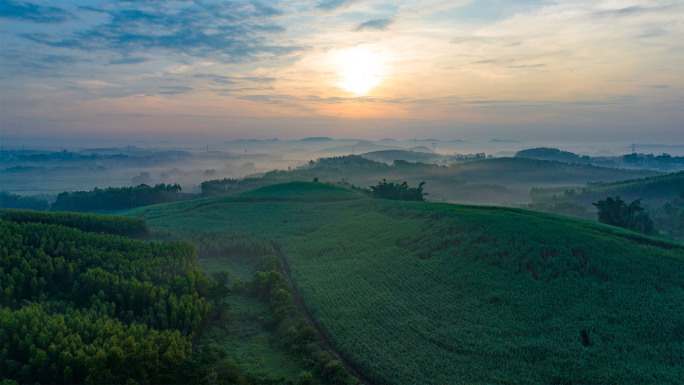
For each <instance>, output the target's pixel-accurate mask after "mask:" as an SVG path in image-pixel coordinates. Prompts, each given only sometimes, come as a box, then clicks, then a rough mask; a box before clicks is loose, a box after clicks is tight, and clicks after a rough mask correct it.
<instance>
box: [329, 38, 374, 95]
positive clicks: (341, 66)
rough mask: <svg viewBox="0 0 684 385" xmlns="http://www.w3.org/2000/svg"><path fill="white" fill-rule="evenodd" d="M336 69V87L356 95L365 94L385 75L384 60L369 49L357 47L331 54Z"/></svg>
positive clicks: (361, 46) (367, 47)
mask: <svg viewBox="0 0 684 385" xmlns="http://www.w3.org/2000/svg"><path fill="white" fill-rule="evenodd" d="M332 56H333V57H332V61H333V63H335V65H336V67H337V75H338V76H339V81H338V82H337V84H336V85H337V86H338V87H340V88H343V89H345V90H347V91H349V92H352V93H354V94H357V95H365V94H367V93H368V92H369V91H370V90H371V89H372V88H373V87H375V86H377V85H378V84H380V83H381V82H382V81H383V80H384V79H385V77H386V75H387V66H386V64H385V62H386V59H387V58H385V57H383V56H382V55H381V54H379V53H377V52H374V51H373V50H372V49H371V47H369V46H363V45H359V46H356V47H351V48H345V49H341V50H338V51H336V52H334V53H333V54H332Z"/></svg>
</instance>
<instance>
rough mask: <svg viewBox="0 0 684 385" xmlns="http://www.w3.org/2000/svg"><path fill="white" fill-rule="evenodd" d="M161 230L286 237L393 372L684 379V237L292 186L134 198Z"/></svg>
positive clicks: (330, 300) (331, 324)
mask: <svg viewBox="0 0 684 385" xmlns="http://www.w3.org/2000/svg"><path fill="white" fill-rule="evenodd" d="M130 214H131V215H141V216H144V217H145V218H146V219H147V220H148V221H149V223H150V226H151V228H152V229H153V232H155V231H156V232H157V233H158V234H165V235H169V234H174V236H178V237H186V238H188V239H189V240H193V239H196V240H197V239H212V240H213V241H212V242H213V243H214V244H215V246H212V247H219V248H220V239H221V235H222V236H223V237H235V236H247V237H259V238H264V239H266V240H268V241H269V242H272V243H273V244H274V245H275V246H276V247H279V248H280V250H281V251H282V253H283V255H284V256H285V258H286V260H287V262H288V264H289V269H290V274H291V276H292V278H293V280H294V282H295V284H296V286H297V289H298V291H299V293H300V294H301V296H302V298H303V300H304V302H305V304H306V306H307V308H308V309H309V311H310V313H311V314H312V316H313V317H314V319H315V320H316V321H317V323H318V325H319V326H320V327H321V329H322V331H323V333H324V334H325V335H326V336H327V338H328V339H329V340H330V341H331V342H332V343H333V344H334V346H335V347H336V348H337V349H338V350H339V351H340V352H341V353H342V354H343V355H344V356H345V357H346V358H347V359H348V360H349V361H350V362H352V363H353V365H354V366H356V367H357V368H358V369H359V370H360V371H361V372H362V373H363V374H364V376H366V377H367V378H369V379H371V380H372V381H373V382H375V383H379V384H385V383H387V384H419V383H420V384H444V383H497V384H528V383H529V384H570V383H573V384H576V383H583V384H603V383H644V384H663V383H665V384H667V383H671V384H674V383H678V382H679V381H681V378H684V366H682V365H681V362H684V312H682V309H684V247H683V246H682V245H681V244H677V243H670V242H667V241H663V240H660V239H656V238H649V237H644V236H641V235H638V234H636V233H632V232H629V231H625V230H622V229H618V228H614V227H609V226H604V225H601V224H598V223H594V222H590V221H585V220H580V219H572V218H567V217H561V216H556V215H551V214H541V213H533V212H529V211H524V210H518V209H506V208H494V207H477V206H459V205H447V204H436V203H424V202H397V201H384V200H371V199H369V198H366V197H365V196H363V195H361V194H357V193H355V192H353V191H349V190H343V189H338V188H334V187H331V186H328V185H325V184H310V183H291V184H285V185H278V186H272V187H269V188H268V189H262V190H257V191H254V192H249V193H245V194H240V195H235V196H231V197H221V198H209V199H203V200H196V201H191V202H182V203H177V204H168V205H159V206H153V207H147V208H142V209H138V210H133V211H132V212H131V213H130Z"/></svg>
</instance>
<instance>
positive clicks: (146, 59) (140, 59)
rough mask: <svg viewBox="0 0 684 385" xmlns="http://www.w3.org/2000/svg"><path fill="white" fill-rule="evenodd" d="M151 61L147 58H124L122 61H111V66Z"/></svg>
mask: <svg viewBox="0 0 684 385" xmlns="http://www.w3.org/2000/svg"><path fill="white" fill-rule="evenodd" d="M148 61H150V59H148V58H146V57H124V58H121V59H115V60H110V61H109V64H140V63H145V62H148Z"/></svg>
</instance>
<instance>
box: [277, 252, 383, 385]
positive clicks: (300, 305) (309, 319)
mask: <svg viewBox="0 0 684 385" xmlns="http://www.w3.org/2000/svg"><path fill="white" fill-rule="evenodd" d="M273 248H274V249H275V251H276V254H277V257H278V261H279V262H280V266H281V267H282V269H281V270H282V271H281V273H282V274H283V275H284V276H285V279H287V283H288V284H289V285H290V288H291V289H292V296H293V297H294V300H295V303H296V304H297V307H298V308H299V311H300V312H301V314H302V315H303V316H304V319H305V320H306V323H307V324H308V325H309V326H311V327H312V328H314V330H315V331H316V335H317V336H318V340H319V341H321V342H323V347H324V348H325V350H326V352H328V354H330V356H331V357H332V358H333V359H336V360H338V361H340V362H341V363H342V364H343V365H344V367H345V368H347V370H348V371H349V373H351V374H352V375H353V376H354V377H356V378H358V379H359V381H361V383H362V384H363V385H374V384H373V382H371V381H370V380H368V379H367V378H366V377H364V376H363V375H362V374H361V373H360V372H359V371H358V370H356V368H354V366H352V364H351V363H350V362H349V361H348V360H347V359H346V358H345V357H344V356H343V355H342V354H341V353H340V352H338V351H337V350H336V349H335V347H334V346H333V345H332V343H330V341H329V340H328V338H326V336H325V334H323V331H322V330H321V328H320V327H319V326H318V323H316V320H315V319H314V318H313V317H312V316H311V314H310V313H309V310H308V309H307V308H306V306H305V305H304V301H303V300H302V297H301V296H300V295H299V291H298V290H297V286H295V284H294V281H293V280H292V277H291V275H290V266H289V265H288V264H287V261H286V260H285V257H284V256H283V253H282V252H281V251H280V247H279V246H277V245H273Z"/></svg>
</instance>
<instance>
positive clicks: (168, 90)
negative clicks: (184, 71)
mask: <svg viewBox="0 0 684 385" xmlns="http://www.w3.org/2000/svg"><path fill="white" fill-rule="evenodd" d="M159 89H160V90H161V91H159V94H161V95H177V94H184V93H186V92H190V91H192V88H190V87H185V86H173V87H159Z"/></svg>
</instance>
